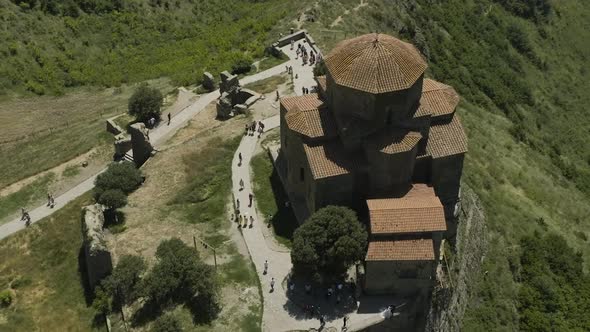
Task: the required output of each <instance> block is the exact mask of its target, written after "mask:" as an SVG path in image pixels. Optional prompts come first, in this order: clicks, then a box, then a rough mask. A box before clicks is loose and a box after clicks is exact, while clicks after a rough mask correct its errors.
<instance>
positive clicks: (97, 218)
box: [82, 204, 113, 290]
mask: <svg viewBox="0 0 590 332" xmlns="http://www.w3.org/2000/svg"><path fill="white" fill-rule="evenodd" d="M82 213H83V218H82V236H83V239H84V255H85V258H86V271H87V273H88V283H89V285H90V289H91V290H94V287H95V286H96V285H97V284H98V283H99V282H100V280H101V279H102V278H104V277H106V276H108V275H109V274H110V273H111V271H112V270H113V262H112V259H111V253H110V252H109V250H108V248H107V245H106V240H105V238H104V233H103V226H104V207H103V206H102V205H100V204H94V205H88V206H85V207H84V208H83V209H82Z"/></svg>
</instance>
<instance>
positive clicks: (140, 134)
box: [121, 122, 154, 167]
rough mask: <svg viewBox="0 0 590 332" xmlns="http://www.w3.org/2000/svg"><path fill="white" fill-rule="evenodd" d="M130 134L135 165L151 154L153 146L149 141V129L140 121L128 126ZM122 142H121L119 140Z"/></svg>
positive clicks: (139, 164) (141, 162) (138, 164)
mask: <svg viewBox="0 0 590 332" xmlns="http://www.w3.org/2000/svg"><path fill="white" fill-rule="evenodd" d="M129 134H130V135H131V148H132V149H133V161H134V162H135V165H137V167H139V166H141V165H143V164H144V163H145V162H146V160H148V158H149V157H150V156H151V155H152V151H153V150H154V148H153V147H152V144H151V143H150V137H149V131H148V129H147V128H146V127H145V125H144V124H143V123H141V122H138V123H134V124H132V125H131V126H129ZM121 143H122V144H123V142H121Z"/></svg>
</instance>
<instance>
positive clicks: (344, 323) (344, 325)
mask: <svg viewBox="0 0 590 332" xmlns="http://www.w3.org/2000/svg"><path fill="white" fill-rule="evenodd" d="M347 320H348V317H346V316H344V317H343V318H342V328H343V329H345V328H346V321H347Z"/></svg>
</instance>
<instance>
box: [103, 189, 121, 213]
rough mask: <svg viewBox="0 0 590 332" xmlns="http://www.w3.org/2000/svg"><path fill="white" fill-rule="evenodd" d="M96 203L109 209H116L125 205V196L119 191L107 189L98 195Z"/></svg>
mask: <svg viewBox="0 0 590 332" xmlns="http://www.w3.org/2000/svg"><path fill="white" fill-rule="evenodd" d="M98 202H99V203H100V204H102V205H105V206H107V207H109V208H110V209H118V208H122V207H123V206H125V205H127V196H126V195H125V193H124V192H123V191H122V190H120V189H107V190H105V191H104V192H102V193H101V194H100V196H99V197H98Z"/></svg>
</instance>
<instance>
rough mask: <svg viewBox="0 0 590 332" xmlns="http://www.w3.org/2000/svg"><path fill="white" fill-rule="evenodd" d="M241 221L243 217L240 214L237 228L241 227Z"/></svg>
mask: <svg viewBox="0 0 590 332" xmlns="http://www.w3.org/2000/svg"><path fill="white" fill-rule="evenodd" d="M242 219H244V216H242V215H241V214H240V219H239V220H238V228H240V227H242Z"/></svg>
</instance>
